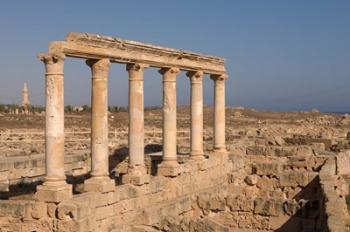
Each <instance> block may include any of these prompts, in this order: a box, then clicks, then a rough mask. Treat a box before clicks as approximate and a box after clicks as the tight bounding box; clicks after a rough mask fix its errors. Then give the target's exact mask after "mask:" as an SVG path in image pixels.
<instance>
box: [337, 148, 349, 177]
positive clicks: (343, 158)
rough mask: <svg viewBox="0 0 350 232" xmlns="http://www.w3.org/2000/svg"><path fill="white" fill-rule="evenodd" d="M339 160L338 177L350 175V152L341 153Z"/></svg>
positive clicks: (338, 156)
mask: <svg viewBox="0 0 350 232" xmlns="http://www.w3.org/2000/svg"><path fill="white" fill-rule="evenodd" d="M336 160H337V175H349V174H350V150H347V151H344V152H340V153H338V155H337V156H336Z"/></svg>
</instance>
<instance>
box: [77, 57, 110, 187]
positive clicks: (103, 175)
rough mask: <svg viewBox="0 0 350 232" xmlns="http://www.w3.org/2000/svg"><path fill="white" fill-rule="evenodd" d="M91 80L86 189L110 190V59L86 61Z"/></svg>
mask: <svg viewBox="0 0 350 232" xmlns="http://www.w3.org/2000/svg"><path fill="white" fill-rule="evenodd" d="M86 64H87V65H88V66H90V68H91V73H92V80H91V176H92V178H90V179H88V180H87V181H85V185H84V188H85V190H86V191H99V192H109V191H113V190H114V181H113V180H112V179H110V178H109V176H108V173H109V171H108V168H109V166H108V158H109V154H108V96H107V91H108V84H107V78H108V72H109V66H110V61H109V60H108V59H101V60H94V59H90V60H87V61H86Z"/></svg>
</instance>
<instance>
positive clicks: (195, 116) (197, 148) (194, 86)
mask: <svg viewBox="0 0 350 232" xmlns="http://www.w3.org/2000/svg"><path fill="white" fill-rule="evenodd" d="M187 76H188V77H189V78H190V80H191V154H190V155H191V158H192V159H201V158H203V154H204V152H203V72H201V71H197V72H188V73H187Z"/></svg>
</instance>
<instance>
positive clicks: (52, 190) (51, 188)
mask: <svg viewBox="0 0 350 232" xmlns="http://www.w3.org/2000/svg"><path fill="white" fill-rule="evenodd" d="M72 197H73V191H72V185H70V184H67V183H63V184H61V185H50V184H45V183H44V184H43V185H39V186H37V187H36V193H35V198H36V199H37V200H38V201H45V202H54V203H59V202H61V201H64V200H68V199H71V198H72Z"/></svg>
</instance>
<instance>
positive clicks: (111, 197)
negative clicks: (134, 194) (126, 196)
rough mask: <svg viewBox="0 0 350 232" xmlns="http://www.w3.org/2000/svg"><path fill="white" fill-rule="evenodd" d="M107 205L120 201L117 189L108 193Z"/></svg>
mask: <svg viewBox="0 0 350 232" xmlns="http://www.w3.org/2000/svg"><path fill="white" fill-rule="evenodd" d="M107 198H108V205H111V204H115V203H117V202H118V201H120V193H119V191H113V192H109V193H108V197H107Z"/></svg>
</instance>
